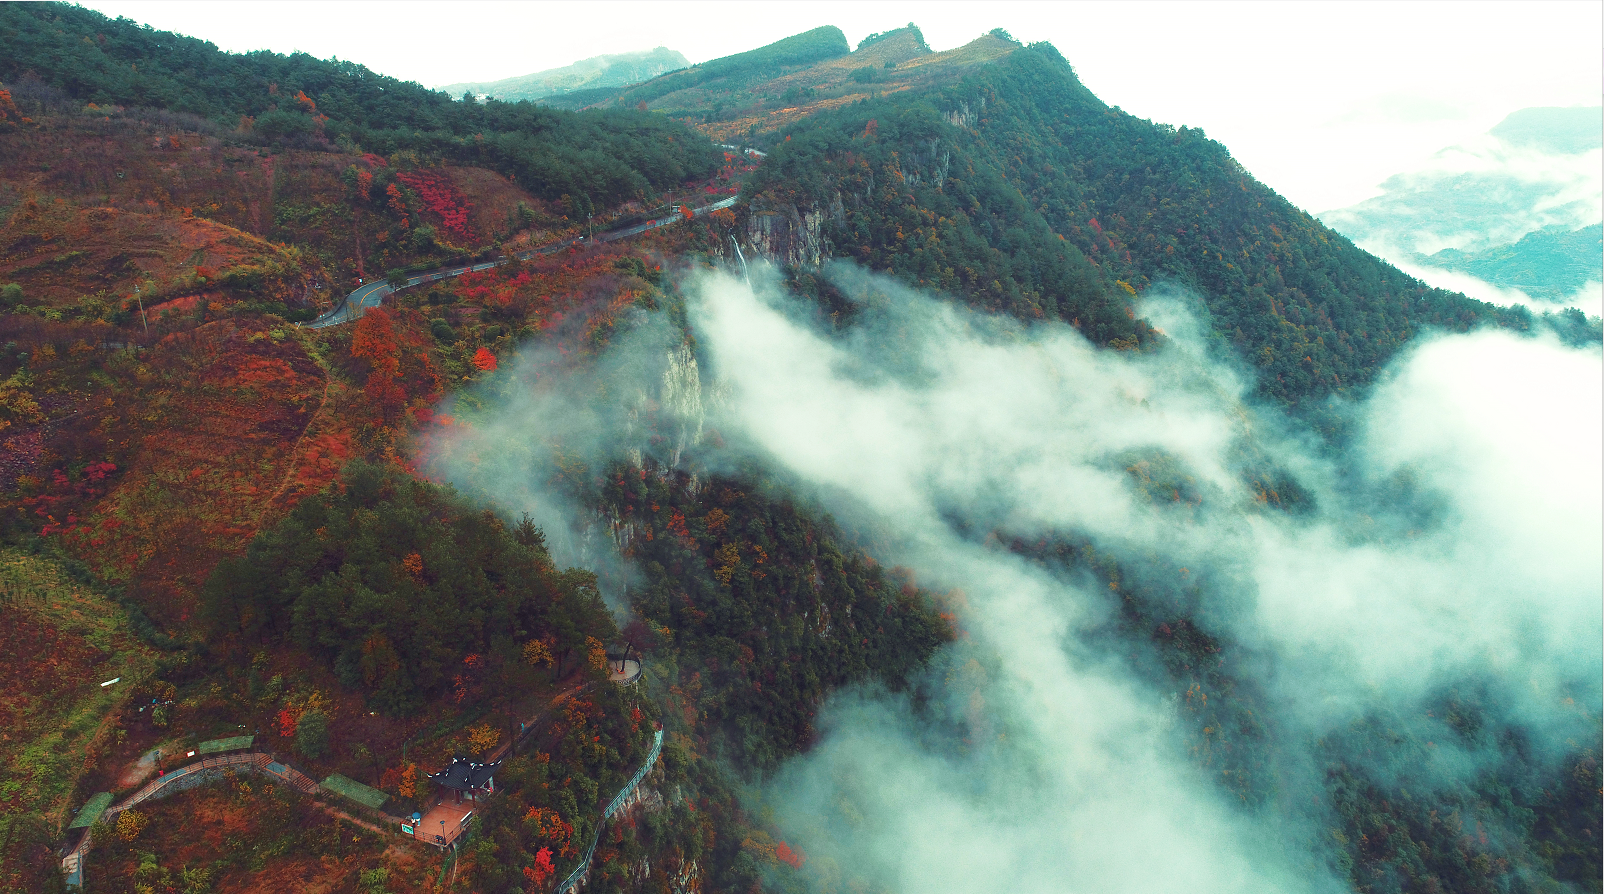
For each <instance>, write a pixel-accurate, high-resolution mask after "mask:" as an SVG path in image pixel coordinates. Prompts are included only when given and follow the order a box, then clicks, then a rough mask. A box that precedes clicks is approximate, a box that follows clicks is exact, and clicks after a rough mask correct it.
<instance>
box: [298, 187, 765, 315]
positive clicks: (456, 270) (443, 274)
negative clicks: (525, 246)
mask: <svg viewBox="0 0 1604 894" xmlns="http://www.w3.org/2000/svg"><path fill="white" fill-rule="evenodd" d="M737 198H739V197H738V196H730V197H729V198H727V199H722V200H720V201H717V202H714V203H712V204H711V205H703V206H702V207H700V208H696V209H693V211H692V216H693V217H701V216H703V215H706V214H711V213H712V212H714V211H717V210H719V209H720V208H728V207H730V206H731V205H734V204H735V200H736V199H737ZM685 219H686V218H685V217H683V216H681V215H679V214H672V215H669V216H668V217H661V218H657V219H656V220H649V221H646V222H645V223H642V224H635V225H633V226H628V227H621V228H619V229H616V230H609V231H607V232H605V233H597V234H596V235H594V236H591V237H589V238H586V237H584V236H580V237H577V238H574V239H564V240H562V241H560V242H553V243H550V244H548V245H542V246H541V247H539V248H534V249H530V250H529V251H524V252H519V253H518V255H517V257H518V258H519V259H520V260H525V261H527V260H529V259H530V258H532V257H534V256H536V255H549V254H553V253H555V252H559V251H562V250H563V249H565V248H568V247H569V246H571V245H583V244H586V243H589V244H592V245H595V244H600V243H604V242H617V241H618V240H620V239H627V238H629V237H630V236H636V235H639V234H641V233H644V232H646V231H647V230H655V229H657V228H658V227H666V226H668V225H669V224H674V223H679V222H680V221H682V220H685ZM509 260H511V258H502V259H501V260H497V261H485V262H483V263H479V264H464V265H461V266H457V267H440V268H437V269H434V270H425V271H423V272H422V273H417V274H414V275H412V276H409V277H407V280H406V283H405V284H404V285H402V286H401V287H400V288H403V289H406V288H411V287H413V286H421V285H423V284H424V283H431V282H435V281H437V280H442V279H448V278H450V277H453V276H461V275H462V274H464V273H472V272H474V271H478V270H489V269H490V268H492V267H497V266H500V265H502V264H505V263H507V261H509ZM395 292H396V287H395V286H392V285H390V283H388V282H385V281H383V280H381V281H379V282H371V283H367V284H366V285H363V286H362V287H360V288H358V289H356V290H355V291H353V292H352V293H351V294H349V295H346V296H345V297H344V298H342V299H340V303H338V304H336V305H334V307H333V308H332V309H330V310H329V312H328V313H325V314H323V315H322V316H320V317H318V318H317V319H315V320H313V321H312V322H310V323H307V324H306V328H308V329H322V328H324V327H327V326H338V325H340V324H341V323H349V322H352V321H353V320H356V319H357V318H359V317H361V316H362V314H363V313H365V312H366V311H367V309H368V308H370V307H378V306H379V305H381V304H383V303H384V297H385V296H386V295H394V294H395Z"/></svg>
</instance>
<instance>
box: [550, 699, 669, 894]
mask: <svg viewBox="0 0 1604 894" xmlns="http://www.w3.org/2000/svg"><path fill="white" fill-rule="evenodd" d="M662 753H663V731H662V730H657V731H656V733H655V735H653V736H652V750H651V751H650V752H649V753H648V754H647V755H646V762H645V763H643V764H641V768H640V769H639V770H636V771H635V775H634V776H633V777H631V778H630V780H629V782H628V783H627V784H625V786H624V787H623V788H621V789H619V790H618V794H617V795H615V796H613V800H612V801H611V802H610V803H609V804H608V805H607V809H606V810H603V811H602V815H601V822H598V823H597V824H596V834H595V835H592V836H591V838H590V847H587V848H585V856H583V857H581V858H580V860H579V865H578V866H575V867H574V871H573V872H571V873H569V874H568V877H567V878H565V879H563V881H562V884H560V885H558V886H557V888H556V891H555V894H570V892H572V891H574V890H575V889H577V888H578V887H579V882H580V880H582V879H583V878H584V877H585V874H586V873H587V872H589V871H590V860H591V858H592V857H594V856H596V845H598V844H600V843H601V833H602V829H603V827H605V826H606V825H607V821H608V820H609V819H611V818H612V816H613V814H615V813H617V812H618V811H619V809H620V808H621V807H623V806H624V803H625V802H626V801H628V800H629V796H630V795H632V794H634V793H635V787H636V786H638V785H640V782H641V780H642V779H645V778H646V774H647V773H650V772H651V771H652V767H654V766H656V765H657V758H658V756H659V755H661V754H662Z"/></svg>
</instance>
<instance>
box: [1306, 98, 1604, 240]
mask: <svg viewBox="0 0 1604 894" xmlns="http://www.w3.org/2000/svg"><path fill="white" fill-rule="evenodd" d="M1601 159H1604V108H1600V107H1597V106H1594V107H1592V108H1585V107H1583V108H1558V109H1556V108H1533V109H1521V110H1519V111H1517V112H1513V113H1511V114H1510V115H1509V116H1508V117H1506V118H1505V119H1504V120H1503V121H1502V122H1500V123H1499V124H1498V126H1496V127H1494V128H1493V129H1492V130H1490V131H1488V132H1487V133H1485V134H1482V135H1481V136H1479V137H1476V138H1474V139H1471V140H1467V141H1465V142H1464V143H1462V144H1459V145H1454V146H1449V147H1446V148H1444V149H1442V150H1441V151H1439V152H1437V153H1435V154H1434V155H1433V156H1432V157H1431V158H1429V159H1426V160H1425V161H1423V162H1422V163H1421V164H1419V165H1417V166H1415V167H1414V168H1413V169H1411V170H1407V171H1402V172H1400V173H1398V174H1396V175H1394V176H1392V177H1389V178H1388V179H1387V180H1386V182H1384V183H1382V184H1381V190H1382V193H1381V195H1378V196H1376V197H1374V198H1371V199H1366V200H1365V201H1363V202H1360V203H1359V204H1357V205H1354V206H1352V207H1349V208H1339V209H1335V210H1330V211H1324V212H1321V215H1320V219H1321V220H1323V221H1325V222H1326V223H1327V224H1328V225H1330V226H1332V227H1334V228H1336V229H1337V230H1339V231H1341V232H1343V233H1345V234H1347V235H1348V236H1349V237H1351V238H1352V239H1354V240H1355V241H1357V242H1358V243H1359V244H1361V245H1365V246H1368V247H1370V248H1371V249H1372V250H1375V251H1378V252H1382V253H1386V252H1389V251H1400V252H1403V253H1404V256H1403V257H1400V260H1404V259H1405V258H1407V257H1408V256H1409V254H1410V253H1419V254H1424V255H1431V254H1435V253H1436V252H1438V251H1441V250H1443V249H1455V250H1458V251H1470V252H1475V251H1483V250H1486V249H1490V248H1496V247H1498V246H1502V245H1513V244H1514V243H1516V242H1518V241H1519V240H1520V239H1521V238H1522V237H1524V236H1526V235H1527V234H1528V233H1534V232H1537V231H1539V230H1544V229H1561V230H1567V231H1574V230H1577V229H1581V228H1583V227H1587V226H1590V225H1592V224H1596V223H1598V221H1599V217H1600V215H1601V214H1604V211H1601V209H1600V207H1599V196H1600V195H1601V194H1604V174H1601V173H1600V165H1601Z"/></svg>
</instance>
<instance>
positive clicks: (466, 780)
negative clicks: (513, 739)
mask: <svg viewBox="0 0 1604 894" xmlns="http://www.w3.org/2000/svg"><path fill="white" fill-rule="evenodd" d="M500 768H501V761H496V762H495V763H493V764H481V763H479V762H478V761H475V760H469V759H468V758H465V757H454V758H452V759H451V763H450V764H448V765H447V766H446V768H445V769H444V770H441V771H440V772H438V773H434V774H431V775H430V776H429V779H431V780H433V781H434V783H435V784H436V785H439V786H440V787H441V788H443V789H446V790H448V791H451V792H454V793H455V794H454V795H452V797H453V798H454V799H455V801H456V802H457V803H459V804H460V803H462V802H463V801H465V800H466V801H477V800H479V798H481V797H483V796H485V795H488V794H491V793H493V792H495V790H496V770H498V769H500ZM441 794H442V795H444V794H445V793H444V792H442V793H441ZM441 800H444V798H442V799H441Z"/></svg>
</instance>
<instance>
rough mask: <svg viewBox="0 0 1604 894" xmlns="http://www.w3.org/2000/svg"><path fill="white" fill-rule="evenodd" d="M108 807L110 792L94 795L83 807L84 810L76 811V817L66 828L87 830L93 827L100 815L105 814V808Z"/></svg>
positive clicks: (109, 804)
mask: <svg viewBox="0 0 1604 894" xmlns="http://www.w3.org/2000/svg"><path fill="white" fill-rule="evenodd" d="M110 806H111V792H101V793H100V794H98V795H95V796H94V797H93V798H90V799H89V803H88V804H85V805H84V809H82V810H80V811H78V815H77V816H75V817H73V818H72V822H71V823H69V824H68V825H67V828H69V829H87V828H89V827H90V826H93V825H94V824H95V820H98V819H100V815H101V814H102V813H105V812H106V808H107V807H110Z"/></svg>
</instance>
